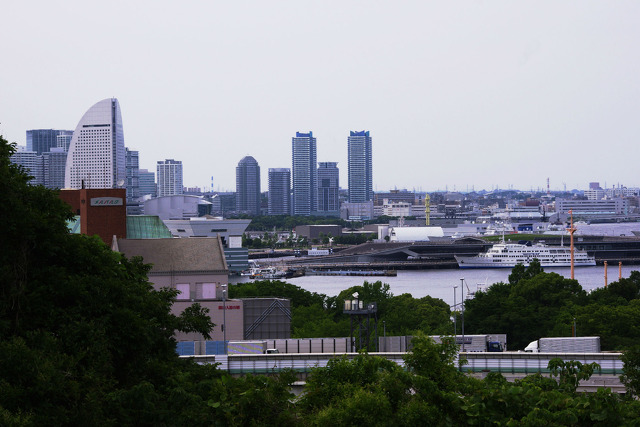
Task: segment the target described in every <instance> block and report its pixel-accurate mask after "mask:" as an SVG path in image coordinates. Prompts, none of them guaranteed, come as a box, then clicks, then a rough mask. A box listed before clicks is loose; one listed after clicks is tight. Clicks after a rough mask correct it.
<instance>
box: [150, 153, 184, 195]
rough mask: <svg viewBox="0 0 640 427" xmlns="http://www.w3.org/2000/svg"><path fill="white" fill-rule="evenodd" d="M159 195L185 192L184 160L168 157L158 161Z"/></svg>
mask: <svg viewBox="0 0 640 427" xmlns="http://www.w3.org/2000/svg"><path fill="white" fill-rule="evenodd" d="M156 172H157V173H158V197H163V196H173V195H175V194H182V193H183V192H184V190H183V187H182V162H181V161H179V160H173V159H167V160H165V161H162V160H161V161H158V165H157V170H156Z"/></svg>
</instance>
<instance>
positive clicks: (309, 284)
mask: <svg viewBox="0 0 640 427" xmlns="http://www.w3.org/2000/svg"><path fill="white" fill-rule="evenodd" d="M632 231H640V223H637V222H632V223H608V224H588V225H587V224H584V225H579V226H578V231H577V232H576V237H577V238H578V239H579V238H580V237H581V235H594V236H597V235H600V236H629V237H630V236H633V233H632ZM516 236H517V235H516ZM566 242H567V244H568V237H567V241H566ZM544 271H545V272H547V273H558V274H560V275H562V276H564V277H566V278H571V269H570V268H569V267H556V268H550V267H545V268H544ZM631 271H640V265H623V266H622V277H623V278H628V277H629V274H630V273H631ZM607 273H608V274H607V276H608V283H612V282H614V281H616V280H618V276H619V269H618V265H617V264H615V265H611V264H610V265H609V266H608V268H607ZM509 274H511V269H510V268H505V269H493V268H487V269H464V270H460V269H445V270H399V271H398V275H397V276H396V277H384V276H379V277H358V276H347V277H336V276H303V277H297V278H291V279H284V280H285V281H286V282H288V283H291V284H294V285H296V286H300V287H301V288H303V289H306V290H308V291H310V292H317V293H322V294H325V295H329V296H335V295H338V294H339V293H340V292H341V291H343V290H344V289H347V288H349V287H351V286H356V285H362V284H363V283H364V282H365V281H368V282H376V281H378V280H379V281H381V282H383V283H387V284H389V287H390V290H391V292H392V293H393V294H394V295H401V294H405V293H407V294H411V295H412V296H413V297H414V298H422V297H424V296H427V295H428V296H431V297H433V298H439V299H442V300H444V301H445V302H446V303H447V304H449V305H453V304H454V296H453V293H454V286H455V287H457V288H455V291H456V296H455V299H456V302H458V303H459V302H460V298H461V284H464V294H465V295H466V294H467V292H475V291H476V290H477V289H478V288H479V287H480V288H486V287H488V286H490V285H491V284H493V283H498V282H507V281H508V280H509ZM574 276H575V279H576V280H577V281H578V283H580V285H581V286H582V289H584V290H585V291H590V290H593V289H596V288H601V287H604V286H605V278H604V276H605V270H604V266H602V265H597V266H593V267H579V268H576V269H575V273H574ZM230 279H231V278H230ZM461 279H464V281H461ZM244 280H248V279H245V278H234V279H233V280H231V281H232V282H238V281H244Z"/></svg>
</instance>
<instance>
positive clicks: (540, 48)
mask: <svg viewBox="0 0 640 427" xmlns="http://www.w3.org/2000/svg"><path fill="white" fill-rule="evenodd" d="M0 64H1V66H0V122H1V124H0V133H2V134H3V135H4V136H5V138H7V139H8V140H9V141H11V142H16V143H18V145H25V144H26V137H25V131H26V130H27V129H41V128H56V129H72V130H73V129H75V127H76V125H77V124H78V121H79V120H80V118H81V117H82V115H83V114H84V112H85V111H86V110H87V109H88V108H89V107H91V106H92V105H93V104H95V103H96V102H98V101H100V100H101V99H104V98H109V97H116V98H118V100H119V101H120V106H121V109H122V118H123V124H124V137H125V144H126V146H127V147H129V148H130V149H133V150H139V151H140V167H141V168H147V169H150V170H153V171H155V165H156V162H157V161H158V160H164V159H168V158H172V159H176V160H182V162H183V165H184V184H185V185H186V186H200V187H206V188H207V189H208V188H210V186H211V177H213V186H214V189H215V190H218V189H220V190H232V191H233V190H235V167H236V166H237V164H238V162H239V161H240V159H242V158H243V157H244V156H246V155H251V156H253V157H254V158H255V159H256V160H257V161H258V163H259V164H260V167H261V172H262V190H263V191H266V190H267V171H268V168H277V167H288V168H290V167H291V137H292V136H294V134H295V132H296V131H304V132H307V131H309V130H311V131H313V133H314V136H316V137H317V141H318V142H317V144H318V161H337V162H338V167H339V168H340V182H341V186H342V187H344V188H346V186H347V136H348V134H349V131H350V130H369V131H370V132H371V136H372V138H373V180H374V190H377V191H386V190H388V189H391V188H407V189H416V190H424V191H433V190H444V189H448V190H454V189H455V190H459V191H466V190H471V189H475V190H479V189H493V188H496V187H499V188H517V189H523V190H529V189H532V188H533V189H537V188H545V187H546V182H547V178H549V180H550V185H551V189H552V190H555V189H562V188H564V186H565V185H566V188H567V189H571V188H579V189H584V188H586V187H587V185H588V182H590V181H599V182H600V183H601V185H602V186H604V185H605V183H606V185H607V186H609V187H610V186H612V185H614V184H615V185H617V184H618V183H619V184H622V185H626V186H628V187H634V186H640V176H639V174H638V172H637V171H638V161H639V159H638V154H639V148H638V144H639V143H640V120H639V119H640V117H639V115H640V2H638V1H604V0H602V1H597V2H596V1H585V0H579V1H556V0H554V1H467V2H464V1H448V0H447V1H445V0H442V1H437V2H434V1H386V2H380V1H372V0H368V1H345V0H340V1H313V2H312V1H301V0H296V1H287V2H283V1H215V2H204V1H202V2H193V1H184V2H178V1H158V0H154V1H109V2H91V1H64V2H63V1H60V2H58V1H11V2H5V3H4V4H3V6H2V8H1V11H0Z"/></svg>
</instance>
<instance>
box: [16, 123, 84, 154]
mask: <svg viewBox="0 0 640 427" xmlns="http://www.w3.org/2000/svg"><path fill="white" fill-rule="evenodd" d="M72 135H73V131H72V130H58V129H32V130H28V131H27V151H35V152H36V154H38V155H41V154H42V153H46V152H49V151H51V149H52V148H57V147H59V145H58V136H62V137H63V138H62V140H63V141H64V140H67V139H68V140H69V141H71V136H72ZM65 151H68V146H67V149H66V150H65Z"/></svg>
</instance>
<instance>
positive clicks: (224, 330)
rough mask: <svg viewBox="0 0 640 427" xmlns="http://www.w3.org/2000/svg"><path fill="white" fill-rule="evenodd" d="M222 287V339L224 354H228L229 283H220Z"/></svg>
mask: <svg viewBox="0 0 640 427" xmlns="http://www.w3.org/2000/svg"><path fill="white" fill-rule="evenodd" d="M220 287H221V288H222V341H223V345H224V354H227V328H226V326H227V284H226V283H223V284H222V285H220Z"/></svg>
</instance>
